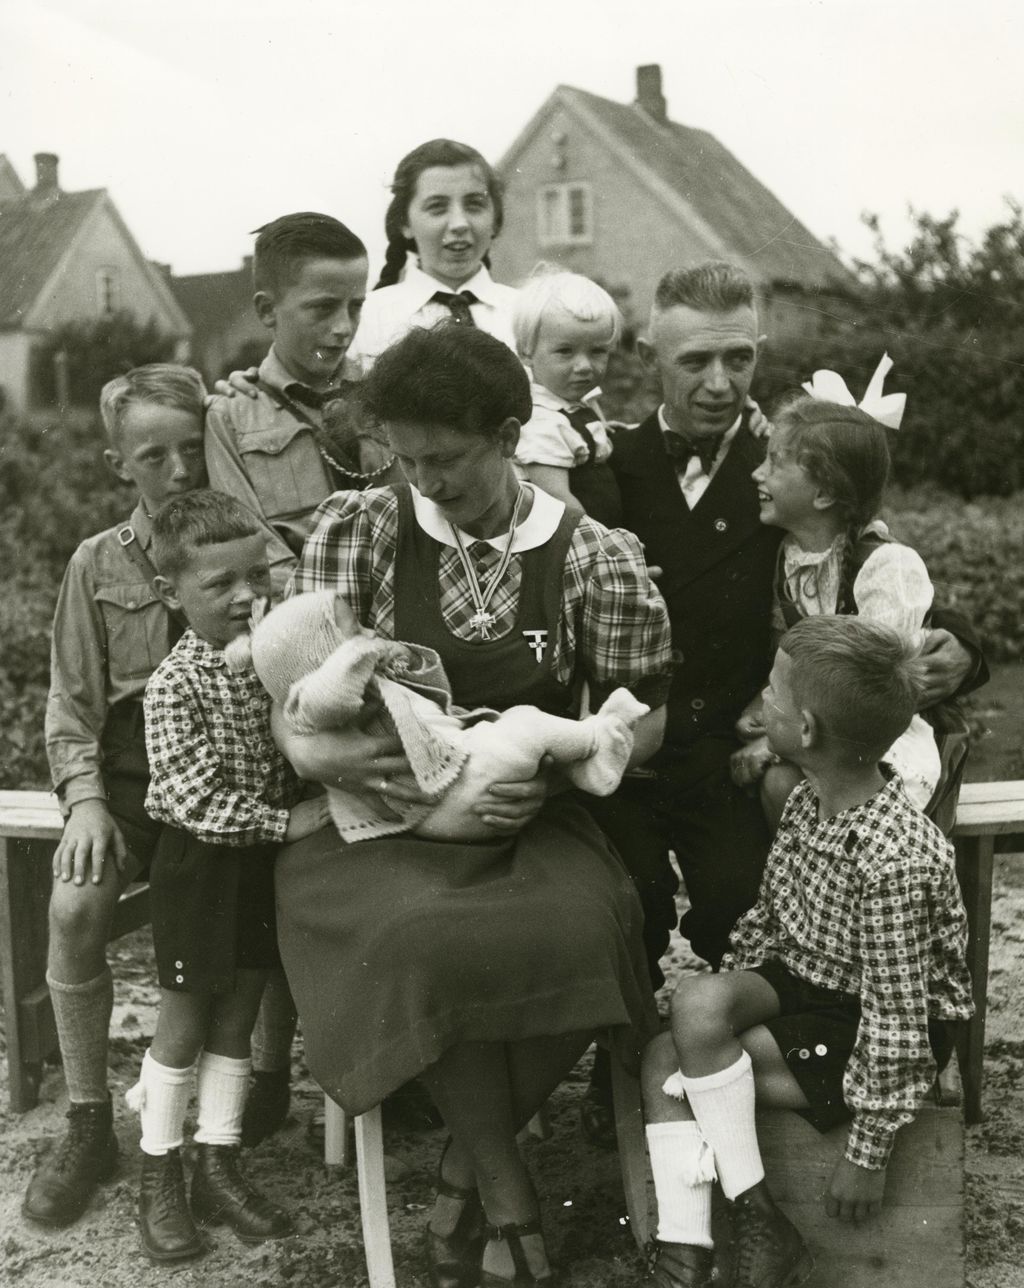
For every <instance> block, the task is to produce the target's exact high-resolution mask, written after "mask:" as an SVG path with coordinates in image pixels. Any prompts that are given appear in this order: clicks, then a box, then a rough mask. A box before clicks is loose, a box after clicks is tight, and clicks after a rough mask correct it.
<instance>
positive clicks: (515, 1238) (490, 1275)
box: [479, 1221, 558, 1288]
mask: <svg viewBox="0 0 1024 1288" xmlns="http://www.w3.org/2000/svg"><path fill="white" fill-rule="evenodd" d="M540 1233H541V1228H540V1222H539V1221H524V1222H523V1223H522V1224H521V1225H489V1226H488V1227H487V1242H488V1243H505V1244H507V1245H508V1250H509V1253H510V1255H511V1258H512V1265H513V1266H514V1278H512V1279H505V1278H503V1277H502V1276H501V1275H497V1274H495V1273H494V1271H492V1270H483V1269H481V1271H480V1280H479V1284H480V1288H528V1286H529V1285H533V1284H541V1285H543V1288H556V1285H557V1282H558V1281H557V1279H556V1277H555V1272H554V1271H553V1270H552V1269H551V1267H550V1266H548V1268H547V1273H546V1274H537V1273H536V1272H535V1270H534V1268H533V1267H532V1266H531V1265H530V1258H529V1254H528V1252H527V1249H526V1248H524V1247H523V1237H524V1236H525V1235H530V1234H537V1235H539V1234H540ZM546 1259H547V1258H546V1257H545V1261H546Z"/></svg>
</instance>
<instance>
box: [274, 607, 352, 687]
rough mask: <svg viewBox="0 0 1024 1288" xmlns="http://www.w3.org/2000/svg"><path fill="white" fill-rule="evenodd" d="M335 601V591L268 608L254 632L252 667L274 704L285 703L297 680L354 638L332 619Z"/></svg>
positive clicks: (315, 668) (320, 664) (314, 669)
mask: <svg viewBox="0 0 1024 1288" xmlns="http://www.w3.org/2000/svg"><path fill="white" fill-rule="evenodd" d="M337 598H338V593H337V591H334V590H318V591H311V592H310V593H309V594H306V595H295V596H293V597H292V598H291V599H286V600H285V601H284V602H283V603H281V604H278V605H277V607H276V608H273V609H271V611H270V612H269V613H268V614H267V615H266V617H264V618H263V620H262V621H261V622H260V623H259V624H258V625H257V626H256V629H255V630H254V631H253V633H252V660H253V665H254V666H255V668H256V672H257V674H258V675H259V677H260V681H261V682H262V684H263V687H264V688H265V689H266V690H267V692H268V693H269V694H270V695H271V697H272V698H273V699H274V701H275V702H280V703H282V704H283V703H284V702H286V701H287V699H288V693H289V691H290V689H291V687H292V685H293V684H294V683H295V681H296V680H301V679H303V678H304V677H305V676H307V675H309V674H311V673H312V672H313V671H316V670H318V669H319V668H320V667H321V666H322V665H323V663H324V662H326V661H327V659H328V658H329V657H331V655H332V654H333V653H334V652H335V651H336V650H337V649H338V647H339V645H341V644H344V643H346V642H347V641H348V640H349V639H351V638H352V637H353V635H354V633H355V632H354V631H353V632H352V633H349V634H346V632H345V631H343V630H342V628H341V627H340V626H339V625H338V623H337V622H336V621H335V620H334V605H335V601H336V600H337ZM346 609H347V605H346ZM348 611H350V610H348Z"/></svg>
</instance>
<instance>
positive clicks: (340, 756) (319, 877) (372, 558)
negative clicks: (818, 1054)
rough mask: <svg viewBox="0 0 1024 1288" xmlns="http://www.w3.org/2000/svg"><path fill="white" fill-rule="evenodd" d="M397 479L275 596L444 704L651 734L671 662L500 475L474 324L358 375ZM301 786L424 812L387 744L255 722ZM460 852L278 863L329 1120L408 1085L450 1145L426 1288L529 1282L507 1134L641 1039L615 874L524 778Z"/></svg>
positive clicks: (602, 851) (643, 1013)
mask: <svg viewBox="0 0 1024 1288" xmlns="http://www.w3.org/2000/svg"><path fill="white" fill-rule="evenodd" d="M367 398H368V403H369V406H370V409H371V411H372V412H373V414H374V415H375V417H376V418H377V419H378V421H379V422H380V424H381V426H382V427H383V430H384V432H385V433H386V434H387V437H388V440H389V443H390V447H391V450H392V451H393V452H394V453H395V455H396V456H397V458H398V460H399V462H400V464H401V467H402V470H403V473H404V475H405V477H406V479H407V480H408V484H407V485H395V486H392V487H386V488H380V489H374V490H370V491H366V492H361V493H338V494H337V495H336V496H335V497H333V498H332V499H331V500H330V501H328V502H327V503H326V504H325V505H324V507H322V509H321V512H320V521H319V524H318V526H317V528H316V529H315V530H314V532H313V533H312V534H311V536H310V538H309V539H308V541H307V543H306V546H305V549H304V551H303V555H302V558H301V561H300V564H299V567H298V570H297V572H296V579H295V589H296V590H297V591H298V592H304V591H311V590H328V589H330V590H337V591H338V592H340V594H341V595H343V596H344V598H345V599H346V600H347V601H348V604H349V606H350V607H351V608H352V610H353V611H354V613H355V614H356V616H357V617H358V618H359V620H360V622H361V623H362V625H363V626H365V627H368V628H370V629H372V630H373V631H374V632H375V633H376V634H377V635H378V636H381V637H384V638H388V639H395V640H403V641H411V642H413V643H415V644H419V645H423V646H426V647H428V648H431V649H434V650H436V651H437V653H438V654H439V655H440V658H441V661H442V662H443V664H444V668H445V671H446V672H447V675H448V679H449V682H450V684H451V688H452V692H453V696H454V700H455V702H456V703H458V704H459V705H460V706H462V707H478V706H488V707H492V708H497V709H499V710H504V709H506V708H508V707H511V706H515V705H519V704H531V705H534V706H537V707H540V708H542V709H543V710H545V711H548V712H551V713H554V714H557V715H572V716H575V715H577V714H578V708H579V695H580V690H581V687H582V685H583V683H584V682H586V684H587V686H588V688H589V697H590V703H591V706H592V707H595V708H596V707H597V706H598V705H599V704H600V703H601V702H602V701H603V700H604V699H605V698H606V697H607V696H608V694H609V693H610V692H611V691H612V690H614V689H615V688H617V687H619V686H625V687H627V688H628V689H630V690H631V691H632V693H633V694H634V696H635V697H636V698H638V699H639V700H640V701H641V702H646V703H647V704H648V705H649V706H650V707H651V708H652V710H651V712H650V713H649V714H648V715H646V716H644V717H643V718H642V720H641V721H640V723H639V725H638V726H637V729H636V734H635V744H634V751H633V762H634V763H638V762H640V761H642V760H645V759H647V758H648V757H649V756H650V755H651V754H652V753H653V751H654V750H655V749H656V748H657V746H658V744H659V743H660V739H661V734H662V727H663V723H664V711H663V705H662V704H663V703H664V701H665V697H666V694H667V689H668V679H669V666H670V645H669V634H668V623H667V616H666V611H665V607H664V603H663V601H662V600H661V597H660V595H659V594H658V592H657V590H656V589H655V588H654V587H653V585H652V584H651V583H650V581H649V580H648V577H647V573H646V569H645V566H644V560H643V556H642V553H641V550H640V546H639V543H638V542H637V541H636V540H635V539H634V538H633V537H632V536H630V535H629V534H628V533H626V532H623V531H614V532H612V531H609V530H607V529H605V528H603V527H602V526H601V525H599V524H597V523H595V522H594V521H593V520H591V519H589V518H587V517H586V516H584V515H581V514H580V513H579V512H578V511H575V510H570V509H567V508H566V507H565V506H564V505H563V503H562V502H560V501H558V500H556V499H555V498H553V497H550V496H548V495H546V494H545V493H543V492H541V491H539V490H538V489H534V488H533V487H531V486H530V485H529V484H524V483H522V482H520V480H519V478H518V476H517V474H516V471H515V469H514V468H513V464H512V457H513V455H514V453H515V448H516V442H517V439H518V434H519V428H520V426H521V424H522V423H524V422H525V421H526V420H527V419H529V416H530V410H531V404H530V390H529V383H528V380H527V377H526V375H525V373H524V371H523V369H522V367H521V365H520V364H519V362H518V360H517V359H516V357H515V355H514V354H513V353H512V352H511V350H510V349H509V348H508V347H507V346H506V345H504V344H502V343H501V342H500V341H499V340H497V339H495V338H494V337H492V336H490V335H488V334H487V333H486V332H484V331H482V330H480V329H478V328H473V327H465V326H457V325H455V326H443V327H440V328H436V329H434V330H421V329H415V330H413V331H412V332H410V333H409V334H408V335H406V336H405V337H404V338H403V339H401V340H400V341H398V343H397V344H394V345H392V347H391V348H389V349H388V350H386V351H385V352H384V353H383V354H382V355H381V356H380V358H379V359H378V360H377V362H376V363H375V365H374V367H373V370H372V372H371V374H370V376H369V377H368V381H367ZM278 735H279V738H280V740H281V743H282V746H283V747H284V750H285V751H286V753H287V755H288V756H289V758H290V759H291V760H292V762H293V763H294V764H295V766H296V768H297V769H298V770H299V772H300V773H301V774H302V775H303V776H304V777H307V778H310V779H314V780H317V781H320V782H324V783H328V784H331V785H336V784H338V783H339V781H340V782H342V783H344V784H345V786H346V788H347V789H348V790H362V791H363V792H365V793H366V794H367V795H368V796H376V798H377V799H378V800H382V801H383V802H384V803H385V804H386V803H387V801H388V800H391V801H392V802H393V803H396V804H407V803H409V802H410V801H416V800H422V799H423V798H422V797H421V796H420V794H419V792H418V789H417V788H416V786H415V783H414V782H413V780H412V778H411V777H410V775H409V773H408V763H407V761H406V759H405V757H404V756H403V755H402V754H401V749H400V745H399V744H398V743H397V742H395V741H391V742H388V741H385V740H382V739H381V738H380V737H379V736H375V735H372V734H369V733H366V732H360V731H359V730H356V731H354V732H345V733H330V734H321V735H317V736H315V737H311V736H308V735H299V734H295V733H293V732H289V731H288V729H287V728H286V725H285V722H284V720H283V719H281V720H279V721H278ZM477 812H478V814H479V817H480V821H481V835H482V837H483V838H484V839H482V840H479V841H469V842H466V841H462V842H451V841H436V840H426V839H423V838H421V837H418V836H414V835H411V834H409V833H405V834H402V835H399V836H392V837H388V838H385V839H382V840H367V841H360V842H357V843H355V844H345V843H344V842H342V841H341V840H340V838H339V837H338V835H337V833H336V832H334V831H324V832H321V833H319V834H317V835H316V836H314V837H311V838H309V840H307V841H305V842H300V843H299V844H297V845H295V846H292V847H290V849H289V850H287V851H286V852H285V853H284V854H283V855H282V858H281V860H280V861H279V864H278V874H277V884H278V901H279V920H280V930H281V948H282V955H283V957H284V961H285V966H286V969H287V972H288V976H289V979H290V982H291V984H292V988H293V991H294V994H295V998H296V1001H297V1002H298V1006H299V1011H300V1015H301V1017H302V1022H303V1032H304V1036H305V1042H306V1053H307V1059H308V1062H309V1066H310V1069H311V1071H312V1072H313V1074H314V1076H315V1077H316V1078H317V1080H318V1081H319V1082H320V1083H321V1084H322V1085H323V1086H324V1088H325V1089H326V1090H327V1092H328V1093H329V1094H330V1095H331V1096H332V1097H333V1098H334V1099H335V1100H337V1101H338V1103H339V1104H341V1105H342V1107H343V1108H344V1109H345V1110H346V1111H347V1112H349V1113H351V1114H356V1113H360V1112H363V1111H365V1110H367V1109H369V1108H370V1107H372V1106H373V1105H375V1104H376V1103H378V1102H379V1101H380V1100H381V1099H382V1098H383V1097H384V1096H385V1095H387V1094H388V1093H389V1092H390V1091H392V1090H394V1089H395V1088H396V1087H398V1086H400V1085H401V1084H403V1083H404V1082H406V1081H407V1080H408V1079H409V1078H411V1077H413V1076H415V1075H417V1074H419V1075H420V1076H421V1078H422V1080H423V1081H424V1082H425V1083H426V1085H427V1087H428V1088H429V1090H430V1092H431V1095H432V1096H433V1098H434V1100H435V1102H436V1104H437V1106H438V1109H439V1110H440V1112H441V1113H442V1115H443V1117H444V1119H445V1122H446V1124H447V1126H448V1129H449V1131H450V1133H451V1139H450V1141H449V1143H448V1144H447V1146H446V1148H445V1151H444V1153H443V1155H442V1158H441V1161H440V1164H439V1167H438V1183H437V1199H436V1202H435V1206H434V1209H433V1211H432V1213H431V1216H430V1219H429V1224H428V1235H427V1254H428V1260H429V1268H430V1278H431V1282H432V1283H434V1284H435V1285H443V1286H444V1288H460V1286H461V1285H468V1284H476V1283H480V1284H483V1285H485V1286H486V1288H497V1286H498V1285H502V1284H513V1283H515V1284H530V1283H539V1284H543V1283H550V1282H552V1274H551V1268H550V1264H549V1262H548V1258H547V1253H546V1250H545V1246H544V1241H543V1236H542V1234H541V1230H540V1224H539V1212H538V1205H537V1197H536V1194H535V1192H534V1190H533V1187H532V1185H531V1182H530V1178H529V1176H528V1174H527V1172H526V1170H525V1167H524V1164H523V1161H522V1159H521V1157H520V1154H519V1151H518V1148H517V1145H516V1134H517V1132H518V1131H519V1130H520V1129H521V1128H522V1127H523V1126H524V1125H525V1124H526V1122H528V1121H529V1119H530V1118H531V1117H532V1116H533V1115H534V1113H535V1112H536V1111H537V1109H538V1108H540V1106H542V1105H543V1104H544V1102H545V1101H546V1100H547V1098H548V1097H549V1095H550V1094H551V1092H552V1091H553V1090H554V1088H555V1087H556V1086H557V1085H558V1084H559V1082H560V1081H561V1080H562V1078H563V1077H564V1076H565V1075H566V1073H567V1072H568V1071H569V1070H570V1069H571V1068H572V1066H573V1065H574V1064H575V1062H576V1060H577V1059H578V1058H579V1056H580V1055H581V1053H582V1052H583V1051H584V1050H585V1048H586V1047H587V1045H588V1044H589V1042H590V1041H591V1040H592V1037H593V1035H594V1033H595V1032H601V1033H604V1034H606V1035H607V1038H608V1040H609V1041H610V1043H611V1044H612V1045H613V1046H614V1047H615V1048H616V1050H617V1051H618V1053H619V1055H620V1057H621V1058H622V1059H623V1060H624V1061H625V1062H626V1063H627V1065H633V1066H635V1064H636V1061H637V1056H638V1053H639V1051H640V1050H641V1049H642V1048H643V1045H644V1043H645V1042H646V1041H647V1039H648V1038H649V1037H650V1036H652V1034H653V1032H654V1031H655V1029H656V1024H657V1016H656V1014H655V1011H654V1007H653V1003H652V1000H651V988H650V983H649V980H648V977H647V971H646V967H645V964H644V951H643V946H642V941H641V938H640V922H641V912H640V906H639V903H638V901H637V898H636V895H635V893H634V890H633V887H632V884H631V882H630V880H629V877H628V876H627V875H626V873H625V871H624V869H623V868H622V867H621V865H620V864H619V862H618V859H617V857H616V856H615V854H614V852H613V851H611V850H610V849H609V847H608V845H607V843H606V841H605V840H604V838H603V836H602V835H601V833H600V832H599V831H598V829H597V828H596V826H595V825H594V824H593V823H592V821H591V819H590V817H589V815H588V814H587V813H586V811H585V810H584V809H583V807H582V806H581V805H580V804H579V803H578V802H577V801H576V800H574V799H573V797H572V796H571V795H569V794H567V793H564V792H561V793H560V792H559V791H558V784H557V783H556V782H555V781H553V775H551V774H550V773H547V772H542V773H541V774H540V775H537V776H535V777H534V778H532V779H529V780H527V781H524V782H511V783H503V784H495V785H494V786H493V787H492V788H491V789H490V791H489V792H488V793H487V794H486V795H485V796H484V797H483V798H482V800H481V802H480V804H479V805H478V807H477Z"/></svg>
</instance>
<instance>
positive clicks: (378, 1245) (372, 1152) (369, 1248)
mask: <svg viewBox="0 0 1024 1288" xmlns="http://www.w3.org/2000/svg"><path fill="white" fill-rule="evenodd" d="M355 1130H356V1165H357V1167H358V1173H359V1215H360V1218H361V1220H362V1223H363V1252H364V1253H365V1256H366V1273H367V1276H368V1277H369V1280H370V1288H396V1285H395V1266H394V1262H393V1261H392V1259H391V1227H390V1225H389V1224H388V1196H387V1188H386V1183H385V1179H384V1132H383V1129H382V1127H381V1121H380V1105H377V1106H376V1107H375V1108H373V1109H370V1110H368V1111H367V1112H366V1113H365V1114H360V1115H359V1116H358V1117H357V1118H356V1120H355Z"/></svg>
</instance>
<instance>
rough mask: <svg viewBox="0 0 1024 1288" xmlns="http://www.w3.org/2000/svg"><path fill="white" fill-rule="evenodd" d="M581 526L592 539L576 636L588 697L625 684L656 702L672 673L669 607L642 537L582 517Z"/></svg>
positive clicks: (599, 698) (597, 699)
mask: <svg viewBox="0 0 1024 1288" xmlns="http://www.w3.org/2000/svg"><path fill="white" fill-rule="evenodd" d="M580 531H581V535H583V536H584V539H585V540H587V541H589V542H590V544H591V551H590V553H591V564H590V568H589V571H588V573H587V575H586V576H585V579H584V582H583V596H582V609H581V613H580V627H579V638H578V648H579V653H580V656H581V659H582V664H583V672H584V674H585V675H586V678H587V679H588V680H589V682H590V686H591V703H592V705H593V706H595V707H596V706H597V705H599V704H600V703H601V702H603V701H604V699H605V698H606V697H607V696H608V694H609V693H611V691H612V690H613V689H615V688H618V687H619V686H620V685H623V686H625V687H626V688H628V689H630V690H631V691H632V693H633V694H634V695H635V697H637V698H638V699H639V700H640V701H641V702H646V703H647V704H648V705H649V706H651V707H660V706H662V705H663V704H664V703H665V702H666V700H667V699H668V691H669V686H670V684H671V679H672V639H671V633H670V629H669V621H668V608H667V607H666V605H665V601H664V599H662V597H661V593H660V591H659V590H658V589H657V587H656V586H655V585H654V583H653V582H652V581H651V579H650V577H648V575H647V565H646V564H645V563H644V557H643V551H642V549H641V546H640V542H639V540H638V539H637V538H636V537H635V536H633V534H632V533H630V532H626V531H625V530H624V529H622V528H614V529H602V528H600V527H599V526H598V525H596V524H586V525H584V523H581V524H580ZM593 534H598V535H597V536H596V538H595V537H594V535H593Z"/></svg>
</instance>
